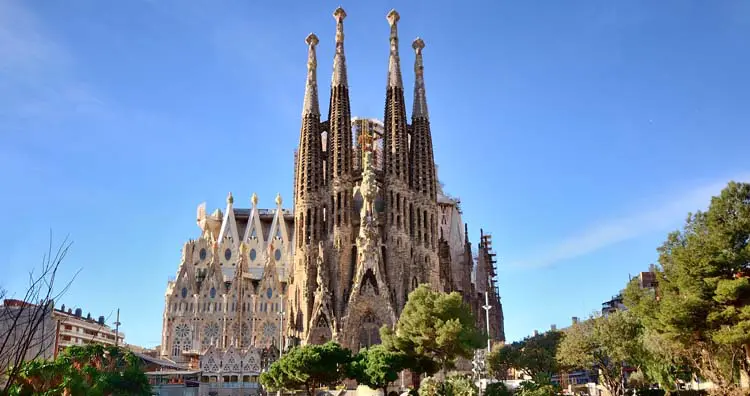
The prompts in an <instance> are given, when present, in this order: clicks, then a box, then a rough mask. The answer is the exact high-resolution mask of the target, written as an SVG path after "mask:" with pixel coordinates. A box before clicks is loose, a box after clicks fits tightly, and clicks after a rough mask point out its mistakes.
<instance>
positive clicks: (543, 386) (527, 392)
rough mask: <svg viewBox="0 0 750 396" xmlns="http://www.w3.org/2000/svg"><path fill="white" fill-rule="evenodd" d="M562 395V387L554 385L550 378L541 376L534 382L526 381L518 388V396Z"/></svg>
mask: <svg viewBox="0 0 750 396" xmlns="http://www.w3.org/2000/svg"><path fill="white" fill-rule="evenodd" d="M559 393H560V387H559V386H557V385H555V384H553V383H552V381H551V380H550V377H549V376H547V375H544V374H540V375H538V376H537V378H536V379H535V380H534V381H524V382H521V384H520V385H519V386H518V389H517V390H516V393H515V395H516V396H554V395H557V394H559Z"/></svg>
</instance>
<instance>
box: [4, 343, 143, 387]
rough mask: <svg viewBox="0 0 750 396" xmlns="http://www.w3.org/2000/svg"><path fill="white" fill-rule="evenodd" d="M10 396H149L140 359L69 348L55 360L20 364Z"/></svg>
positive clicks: (114, 351) (97, 348)
mask: <svg viewBox="0 0 750 396" xmlns="http://www.w3.org/2000/svg"><path fill="white" fill-rule="evenodd" d="M7 391H8V394H10V395H19V396H20V395H50V396H51V395H61V394H70V395H92V396H106V395H133V396H135V395H150V394H151V387H150V386H149V384H148V379H147V378H146V375H145V374H144V372H143V369H142V365H141V361H140V359H139V358H138V357H137V356H135V355H134V354H133V353H132V352H130V351H127V350H125V349H122V348H118V347H114V346H109V347H105V346H103V345H100V344H90V345H86V346H71V347H68V348H66V349H65V350H64V351H63V352H62V353H61V354H60V355H59V356H58V357H57V358H56V359H55V360H52V361H40V360H33V361H29V362H25V363H23V365H22V367H21V370H20V375H19V376H18V377H17V378H16V381H15V382H14V383H13V384H11V386H10V387H9V389H8V390H7Z"/></svg>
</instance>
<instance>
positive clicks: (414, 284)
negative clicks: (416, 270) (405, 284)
mask: <svg viewBox="0 0 750 396" xmlns="http://www.w3.org/2000/svg"><path fill="white" fill-rule="evenodd" d="M417 286H419V281H418V280H417V277H416V276H415V277H414V278H412V280H411V289H412V290H414V289H416V288H417Z"/></svg>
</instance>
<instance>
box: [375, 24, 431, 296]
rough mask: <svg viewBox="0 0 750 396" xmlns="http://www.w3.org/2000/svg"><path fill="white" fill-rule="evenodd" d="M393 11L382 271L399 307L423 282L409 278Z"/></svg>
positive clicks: (404, 129) (404, 138)
mask: <svg viewBox="0 0 750 396" xmlns="http://www.w3.org/2000/svg"><path fill="white" fill-rule="evenodd" d="M399 18H400V17H399V14H398V12H396V10H391V12H389V13H388V15H387V19H388V23H389V24H390V25H391V35H390V56H389V60H388V79H387V85H386V100H385V115H384V118H383V125H384V135H385V136H384V138H383V156H384V166H383V168H384V172H383V173H384V176H383V179H384V180H383V184H384V190H385V191H384V192H385V196H384V201H385V213H384V219H383V223H384V224H385V227H384V229H385V238H384V244H385V245H386V249H385V268H386V274H387V277H388V283H389V285H390V289H391V299H392V300H393V302H394V303H395V304H394V305H395V306H396V307H398V309H399V311H400V309H401V307H403V306H404V304H405V303H406V295H407V293H408V292H409V291H411V289H412V288H413V287H412V286H413V285H411V284H413V283H423V281H424V280H423V279H414V277H413V276H411V274H412V272H414V271H412V270H413V268H412V267H413V263H412V260H411V258H410V257H411V242H410V239H409V236H408V234H407V228H408V224H410V221H411V220H410V216H409V215H410V210H409V206H410V205H411V191H410V190H409V132H408V125H407V123H406V105H405V103H404V86H403V82H402V80H401V64H400V60H399V55H398V20H399Z"/></svg>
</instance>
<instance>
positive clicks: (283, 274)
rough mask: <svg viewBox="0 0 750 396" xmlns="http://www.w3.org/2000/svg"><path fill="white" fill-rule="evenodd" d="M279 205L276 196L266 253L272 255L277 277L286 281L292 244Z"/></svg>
mask: <svg viewBox="0 0 750 396" xmlns="http://www.w3.org/2000/svg"><path fill="white" fill-rule="evenodd" d="M281 204H282V200H281V195H280V194H277V195H276V211H275V212H274V217H273V221H272V222H271V228H270V229H269V233H268V247H269V248H268V252H269V254H272V255H273V259H274V261H275V264H276V271H277V272H278V276H279V277H280V278H281V279H283V280H286V279H287V276H288V275H287V274H288V268H289V264H290V263H291V261H292V260H291V259H292V257H291V254H292V252H291V247H292V244H291V243H290V241H289V231H288V230H287V226H286V221H285V220H284V209H282V207H281ZM271 245H273V249H271Z"/></svg>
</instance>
